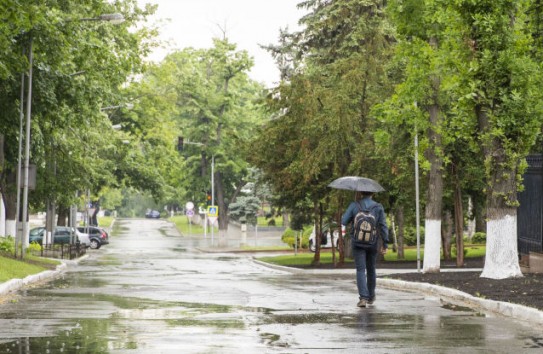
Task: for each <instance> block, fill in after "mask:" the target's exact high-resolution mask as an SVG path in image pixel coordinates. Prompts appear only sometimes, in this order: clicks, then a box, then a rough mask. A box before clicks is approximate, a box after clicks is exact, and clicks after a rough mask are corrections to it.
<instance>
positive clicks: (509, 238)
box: [481, 215, 522, 279]
mask: <svg viewBox="0 0 543 354" xmlns="http://www.w3.org/2000/svg"><path fill="white" fill-rule="evenodd" d="M517 249H518V247H517V217H516V215H514V216H513V215H506V216H505V217H503V218H501V219H499V220H489V221H488V222H487V226H486V257H485V266H484V268H483V273H482V274H481V277H483V278H490V279H506V278H517V277H522V272H521V270H520V266H519V262H518V250H517Z"/></svg>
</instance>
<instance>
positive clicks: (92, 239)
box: [77, 226, 109, 250]
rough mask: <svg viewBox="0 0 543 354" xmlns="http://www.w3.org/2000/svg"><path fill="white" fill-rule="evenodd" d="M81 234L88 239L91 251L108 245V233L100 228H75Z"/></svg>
mask: <svg viewBox="0 0 543 354" xmlns="http://www.w3.org/2000/svg"><path fill="white" fill-rule="evenodd" d="M77 231H79V232H80V233H81V234H83V235H85V236H86V237H88V238H89V245H90V248H92V249H96V250H97V249H99V248H100V247H102V245H107V244H108V243H109V235H108V233H107V232H106V231H105V230H104V229H102V228H101V227H96V226H80V227H78V228H77Z"/></svg>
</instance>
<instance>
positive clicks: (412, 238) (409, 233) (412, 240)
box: [389, 226, 424, 246]
mask: <svg viewBox="0 0 543 354" xmlns="http://www.w3.org/2000/svg"><path fill="white" fill-rule="evenodd" d="M389 238H390V242H392V238H391V237H389ZM403 242H404V245H406V246H416V245H417V228H416V227H414V226H408V227H406V228H405V231H404V238H403ZM420 244H421V245H422V244H424V227H423V226H421V227H420Z"/></svg>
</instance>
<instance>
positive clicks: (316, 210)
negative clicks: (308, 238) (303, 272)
mask: <svg viewBox="0 0 543 354" xmlns="http://www.w3.org/2000/svg"><path fill="white" fill-rule="evenodd" d="M313 215H314V220H315V243H316V244H315V256H314V257H313V262H311V264H312V265H320V264H321V230H322V217H321V214H320V210H319V202H314V203H313Z"/></svg>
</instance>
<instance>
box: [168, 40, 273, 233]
mask: <svg viewBox="0 0 543 354" xmlns="http://www.w3.org/2000/svg"><path fill="white" fill-rule="evenodd" d="M251 66H252V60H251V59H250V58H249V56H248V54H247V52H245V51H236V45H234V44H232V43H230V42H229V41H228V40H227V39H222V40H221V39H215V40H214V47H213V48H211V49H193V48H186V49H184V50H182V51H179V52H175V53H172V54H170V55H169V56H168V57H167V58H166V59H165V60H164V61H163V63H161V64H160V67H159V70H161V71H168V72H169V74H168V75H164V78H165V81H164V82H163V83H157V86H158V87H161V88H160V90H165V92H167V93H169V94H172V95H173V96H174V97H175V103H176V105H177V107H176V113H175V114H176V116H175V121H176V125H177V127H176V129H177V130H176V131H177V132H179V136H181V137H183V138H184V141H185V144H184V146H183V151H182V152H181V154H182V156H183V159H184V160H185V162H184V163H185V166H186V178H185V179H184V181H183V186H184V187H185V188H186V190H187V198H194V199H195V200H201V201H203V200H204V196H205V193H206V192H207V191H210V190H211V189H212V188H211V185H210V179H211V178H210V177H211V167H212V162H213V161H214V167H215V171H214V172H215V173H214V176H213V177H214V182H215V186H214V187H215V188H214V190H215V196H213V197H214V198H216V199H215V202H216V204H217V205H218V207H219V229H221V230H225V229H227V227H228V210H229V205H230V204H231V203H233V202H234V201H235V200H236V198H237V196H238V194H239V193H240V191H241V188H242V187H243V186H244V185H245V184H246V182H247V181H246V177H247V175H248V173H249V171H248V167H249V166H248V164H247V162H246V161H245V160H244V159H243V157H242V151H241V148H242V146H244V144H245V142H246V141H248V140H249V138H250V137H251V136H252V130H253V129H254V127H255V126H256V125H257V124H258V123H259V121H260V120H261V119H262V117H263V114H264V112H263V110H262V109H261V103H260V102H259V101H260V100H261V95H262V87H261V86H260V85H259V84H257V83H256V82H253V81H251V80H250V79H249V78H248V76H247V72H248V70H249V69H250V67H251Z"/></svg>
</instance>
